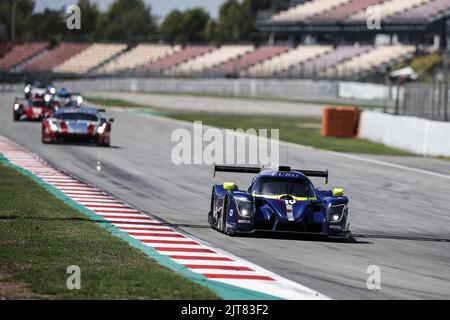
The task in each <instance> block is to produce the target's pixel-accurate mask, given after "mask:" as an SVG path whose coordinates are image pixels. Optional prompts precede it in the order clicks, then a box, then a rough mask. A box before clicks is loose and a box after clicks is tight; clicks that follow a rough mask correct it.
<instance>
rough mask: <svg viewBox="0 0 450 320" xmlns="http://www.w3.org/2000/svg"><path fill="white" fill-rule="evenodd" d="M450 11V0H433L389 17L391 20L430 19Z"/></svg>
mask: <svg viewBox="0 0 450 320" xmlns="http://www.w3.org/2000/svg"><path fill="white" fill-rule="evenodd" d="M449 13H450V1H449V0H432V1H430V2H426V3H424V4H422V5H420V6H417V7H414V8H411V9H409V10H407V11H404V12H400V13H398V14H396V15H393V16H391V17H389V18H390V19H389V20H390V21H394V22H395V21H398V22H403V21H411V20H414V21H428V20H433V19H434V18H439V17H440V16H442V15H445V14H449Z"/></svg>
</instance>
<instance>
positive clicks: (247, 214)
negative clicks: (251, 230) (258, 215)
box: [236, 199, 253, 218]
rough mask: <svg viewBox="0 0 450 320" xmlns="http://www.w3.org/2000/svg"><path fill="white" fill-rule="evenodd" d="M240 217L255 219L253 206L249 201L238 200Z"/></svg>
mask: <svg viewBox="0 0 450 320" xmlns="http://www.w3.org/2000/svg"><path fill="white" fill-rule="evenodd" d="M236 204H237V207H238V211H239V215H240V216H241V217H244V218H251V217H253V204H252V202H251V201H249V200H248V199H245V200H244V199H241V200H238V199H236Z"/></svg>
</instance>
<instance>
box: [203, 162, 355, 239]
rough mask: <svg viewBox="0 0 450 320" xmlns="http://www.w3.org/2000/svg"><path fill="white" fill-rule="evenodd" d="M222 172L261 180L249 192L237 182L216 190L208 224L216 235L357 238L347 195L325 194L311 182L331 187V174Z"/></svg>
mask: <svg viewBox="0 0 450 320" xmlns="http://www.w3.org/2000/svg"><path fill="white" fill-rule="evenodd" d="M216 172H236V173H253V174H257V175H256V177H255V178H254V179H253V181H252V184H251V186H250V187H249V188H248V190H247V191H241V190H239V187H238V186H236V185H235V184H234V183H231V182H225V183H224V184H222V185H215V186H214V187H213V190H212V195H211V207H210V212H209V214H208V221H209V223H210V225H211V227H212V228H214V229H217V230H219V231H221V232H223V233H225V234H228V235H234V234H239V233H254V232H258V231H271V232H295V233H305V234H311V235H320V236H326V237H328V238H340V239H350V238H351V232H350V229H349V219H348V203H349V199H348V198H347V197H346V196H344V190H343V189H334V190H333V191H325V190H319V189H316V188H315V187H314V185H313V184H312V182H311V181H310V179H309V178H308V177H323V178H325V179H326V182H328V171H308V170H294V169H291V168H290V167H280V168H279V170H265V171H262V169H260V168H255V167H228V166H215V168H214V175H215V173H216Z"/></svg>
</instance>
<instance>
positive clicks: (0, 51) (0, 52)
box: [0, 42, 12, 59]
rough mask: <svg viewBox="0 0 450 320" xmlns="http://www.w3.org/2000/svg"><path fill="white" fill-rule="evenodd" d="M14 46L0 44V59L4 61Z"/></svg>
mask: <svg viewBox="0 0 450 320" xmlns="http://www.w3.org/2000/svg"><path fill="white" fill-rule="evenodd" d="M11 48H12V46H11V44H10V43H9V42H2V43H0V59H2V58H3V57H4V56H5V54H7V53H8V52H9V51H10V50H11Z"/></svg>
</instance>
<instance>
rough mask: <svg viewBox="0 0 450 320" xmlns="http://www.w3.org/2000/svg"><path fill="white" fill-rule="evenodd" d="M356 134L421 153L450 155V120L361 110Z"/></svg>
mask: <svg viewBox="0 0 450 320" xmlns="http://www.w3.org/2000/svg"><path fill="white" fill-rule="evenodd" d="M359 137H360V138H362V139H366V140H369V141H373V142H379V143H383V144H385V145H387V146H390V147H394V148H398V149H402V150H406V151H409V152H412V153H416V154H420V155H424V156H433V157H450V123H449V122H439V121H432V120H426V119H420V118H415V117H410V116H395V115H390V114H385V113H382V112H376V111H364V112H363V113H362V114H361V120H360V126H359Z"/></svg>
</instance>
